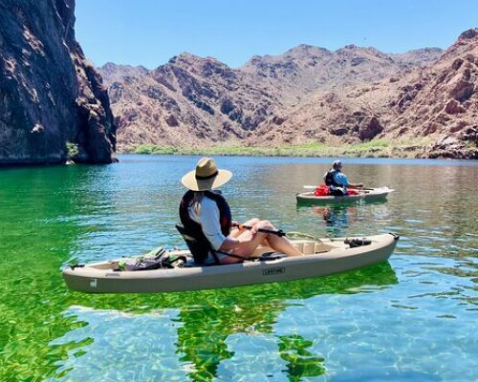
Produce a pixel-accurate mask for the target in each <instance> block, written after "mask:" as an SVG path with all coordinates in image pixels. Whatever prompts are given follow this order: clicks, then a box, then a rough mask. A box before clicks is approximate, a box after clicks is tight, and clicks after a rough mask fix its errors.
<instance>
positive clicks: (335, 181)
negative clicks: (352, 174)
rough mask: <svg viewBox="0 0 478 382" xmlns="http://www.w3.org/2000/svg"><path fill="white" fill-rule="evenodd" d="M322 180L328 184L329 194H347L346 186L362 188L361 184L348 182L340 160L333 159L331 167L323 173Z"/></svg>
mask: <svg viewBox="0 0 478 382" xmlns="http://www.w3.org/2000/svg"><path fill="white" fill-rule="evenodd" d="M324 181H325V184H326V185H327V186H329V190H330V194H331V195H337V196H341V195H347V194H348V190H347V187H348V188H362V187H363V184H354V183H350V182H349V180H348V178H347V175H345V174H344V173H343V172H342V162H341V161H340V160H338V159H337V160H335V161H334V163H333V164H332V168H331V169H330V170H329V171H327V172H326V173H325V175H324Z"/></svg>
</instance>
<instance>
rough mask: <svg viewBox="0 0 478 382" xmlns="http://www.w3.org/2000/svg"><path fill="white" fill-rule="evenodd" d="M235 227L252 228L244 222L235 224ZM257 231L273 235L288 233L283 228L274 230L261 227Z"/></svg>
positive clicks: (280, 235) (285, 234)
mask: <svg viewBox="0 0 478 382" xmlns="http://www.w3.org/2000/svg"><path fill="white" fill-rule="evenodd" d="M233 227H237V228H239V229H249V230H250V229H252V227H251V226H250V225H244V224H233ZM257 232H262V233H269V234H272V235H277V236H279V237H282V236H287V233H286V232H284V231H282V230H281V229H279V230H277V231H274V230H272V229H265V228H259V229H258V230H257Z"/></svg>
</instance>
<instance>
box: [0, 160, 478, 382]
mask: <svg viewBox="0 0 478 382" xmlns="http://www.w3.org/2000/svg"><path fill="white" fill-rule="evenodd" d="M120 159H121V162H120V163H119V164H115V165H111V166H70V167H51V168H27V169H25V168H24V169H8V170H5V169H3V170H1V171H0V213H1V219H0V269H1V273H0V322H1V325H0V380H1V381H44V380H46V381H82V382H86V381H188V380H190V381H193V380H194V381H251V380H254V381H336V382H338V381H384V380H387V381H477V380H478V368H477V367H476V365H477V361H476V360H477V359H478V334H477V322H478V223H477V212H478V198H477V197H476V194H477V190H478V187H477V186H478V163H476V162H457V161H407V160H366V159H362V160H345V161H344V164H345V168H344V170H345V171H346V173H348V175H349V177H350V178H351V180H355V181H361V182H364V183H366V184H367V185H370V186H374V185H375V186H379V185H388V186H390V187H392V188H395V189H397V192H395V193H393V194H391V196H390V197H389V200H388V202H386V203H376V204H361V205H350V206H346V207H343V208H340V207H335V208H331V209H329V210H327V209H325V208H324V207H297V206H296V202H295V198H294V193H295V192H299V191H301V186H302V185H303V184H314V183H316V182H318V180H319V178H320V177H321V175H322V174H323V173H324V172H325V170H326V169H327V167H328V164H329V162H330V160H327V159H325V160H323V159H293V158H227V157H221V158H217V162H218V164H219V165H220V166H221V167H224V168H228V169H230V170H232V171H233V172H234V175H235V176H234V178H233V180H232V181H231V182H230V183H228V184H227V186H225V187H224V188H223V192H224V194H225V196H226V197H227V198H228V200H229V201H230V203H231V206H232V209H233V213H234V217H235V219H237V220H243V219H246V218H250V217H253V216H258V217H260V218H267V219H269V220H271V221H273V222H274V223H276V225H277V226H279V227H280V228H282V229H284V230H286V231H301V232H307V233H311V234H314V235H316V236H319V237H320V236H336V235H341V236H344V235H364V234H372V233H379V232H389V231H394V232H397V233H400V234H401V235H402V238H401V240H400V242H399V245H398V247H397V249H396V251H395V253H394V255H393V256H392V258H391V260H390V261H389V263H385V264H380V265H377V266H374V267H370V268H366V269H362V270H358V271H355V272H349V273H345V274H341V275H335V276H331V277H327V278H317V279H308V280H302V281H295V282H289V283H282V284H268V285H261V286H251V287H242V288H234V289H222V290H216V291H200V292H189V293H172V294H164V295H159V294H158V295H153V294H151V295H86V294H80V293H75V292H70V291H68V290H67V289H66V287H65V285H64V283H63V280H62V279H61V274H60V270H61V268H62V267H63V266H64V265H65V264H67V263H69V262H71V261H79V262H87V261H93V260H102V259H105V258H110V257H113V256H118V255H123V254H124V255H131V254H139V253H142V252H145V251H147V250H149V249H150V248H152V247H154V246H157V245H163V246H166V247H169V248H171V247H174V246H183V243H182V242H181V239H180V237H179V236H178V235H177V234H176V232H175V228H174V223H175V222H176V221H177V205H178V201H179V198H180V196H181V194H182V192H183V188H182V187H181V186H180V184H179V179H180V177H181V176H182V175H183V174H184V173H186V172H187V171H189V170H190V169H192V168H193V167H194V165H195V162H196V160H197V158H193V157H148V156H123V157H121V158H120ZM324 215H325V216H326V219H324Z"/></svg>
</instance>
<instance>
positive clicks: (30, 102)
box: [0, 0, 115, 165]
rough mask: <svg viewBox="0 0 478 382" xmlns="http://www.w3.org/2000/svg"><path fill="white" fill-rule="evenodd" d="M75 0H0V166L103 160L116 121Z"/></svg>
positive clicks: (106, 160) (110, 146) (112, 143)
mask: <svg viewBox="0 0 478 382" xmlns="http://www.w3.org/2000/svg"><path fill="white" fill-rule="evenodd" d="M74 7H75V1H74V0H42V1H35V0H0V165H14V164H44V163H64V162H65V161H66V160H67V158H68V157H70V158H72V159H73V160H75V161H76V162H84V163H110V162H111V161H112V155H113V152H114V148H115V125H114V123H113V116H112V113H111V109H110V104H109V99H108V94H107V91H106V88H105V87H103V84H102V80H101V77H100V76H99V75H98V74H97V72H96V71H95V69H94V68H93V66H92V64H91V63H89V62H88V61H87V60H86V59H85V57H84V54H83V52H82V50H81V47H80V46H79V44H78V42H77V41H76V40H75V32H74V24H75V16H74Z"/></svg>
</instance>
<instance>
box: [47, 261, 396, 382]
mask: <svg viewBox="0 0 478 382" xmlns="http://www.w3.org/2000/svg"><path fill="white" fill-rule="evenodd" d="M395 283H397V277H396V275H395V273H394V271H393V270H392V268H391V266H390V265H389V264H388V263H383V264H379V265H377V266H373V267H369V268H365V269H362V270H359V271H355V272H349V273H346V274H341V275H335V276H330V277H326V278H318V279H308V280H302V281H297V282H289V283H285V284H266V285H263V286H260V287H243V288H235V289H223V290H217V291H201V292H188V293H173V294H167V295H144V296H142V295H137V296H118V297H119V298H118V299H117V300H115V298H114V296H95V298H93V299H91V300H89V301H88V303H87V305H86V306H83V307H78V306H75V305H73V306H72V307H71V308H69V309H67V310H66V312H65V316H66V317H68V318H69V319H74V320H75V322H76V323H77V324H76V325H77V328H75V329H74V330H72V331H70V332H69V333H67V334H66V335H64V336H62V337H60V338H58V339H56V340H54V341H52V343H51V344H50V347H51V348H58V347H65V348H66V349H67V352H68V358H67V359H66V360H65V361H62V362H58V363H57V367H58V370H57V372H58V374H57V377H56V379H57V380H77V379H78V380H79V379H80V376H81V380H82V381H85V382H86V381H90V380H91V381H95V380H97V379H95V378H97V377H98V375H104V376H107V377H108V378H110V379H111V380H115V381H121V380H125V381H129V380H134V379H136V380H141V381H149V380H151V381H153V380H168V381H173V380H180V381H184V380H191V381H199V380H200V381H212V380H214V379H215V378H218V379H220V380H241V378H243V376H244V375H247V376H248V380H250V378H251V376H254V375H257V376H262V378H263V377H264V376H265V375H267V376H268V377H269V378H272V379H271V380H274V381H276V380H277V381H280V380H285V381H287V380H289V381H300V380H303V378H306V377H316V376H320V375H322V374H324V373H325V370H326V368H325V367H326V363H327V360H326V357H325V355H324V354H325V353H317V352H316V351H314V350H313V343H314V342H313V341H314V340H313V338H307V336H306V335H304V334H299V333H298V332H296V329H294V327H293V326H291V327H290V329H289V330H290V331H289V332H287V333H280V334H277V333H276V326H277V325H280V321H281V315H282V314H285V312H286V311H287V310H288V309H289V308H290V307H293V308H297V307H299V306H304V307H305V306H307V299H310V298H316V297H317V296H320V295H326V294H332V295H335V294H345V295H346V294H352V295H353V294H365V293H367V294H369V293H375V292H377V291H382V290H383V289H384V288H387V287H389V286H390V285H393V284H395ZM75 295H76V296H77V297H78V300H79V301H81V300H83V299H82V296H83V295H81V294H75ZM198 302H199V304H198ZM72 304H74V299H72ZM110 304H113V305H114V306H115V308H114V309H111V308H108V306H109V305H110ZM57 351H58V350H57Z"/></svg>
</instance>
